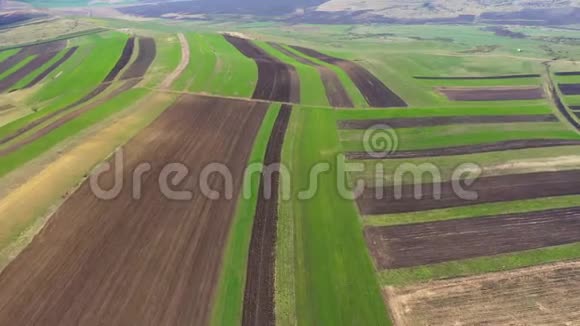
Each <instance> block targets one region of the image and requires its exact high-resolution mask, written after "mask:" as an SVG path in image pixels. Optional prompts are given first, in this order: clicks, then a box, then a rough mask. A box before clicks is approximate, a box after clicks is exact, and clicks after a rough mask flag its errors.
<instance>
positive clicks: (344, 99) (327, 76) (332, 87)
mask: <svg viewBox="0 0 580 326" xmlns="http://www.w3.org/2000/svg"><path fill="white" fill-rule="evenodd" d="M269 44H270V45H271V46H272V47H273V48H275V49H277V50H278V51H280V52H282V53H284V54H285V55H287V56H289V57H291V58H294V59H296V60H297V61H298V62H300V63H302V64H305V65H308V66H312V67H314V68H316V70H317V71H318V74H319V75H320V79H321V80H322V83H323V85H324V89H325V91H326V98H327V99H328V102H329V103H330V105H331V106H333V107H338V108H353V107H354V104H353V103H352V100H351V99H350V97H349V95H348V93H347V91H346V89H345V88H344V86H343V85H342V83H341V81H340V79H339V78H338V75H337V74H336V73H335V72H334V71H332V69H330V68H328V67H325V66H323V65H320V64H317V63H316V62H314V61H312V60H310V59H307V58H305V57H302V56H300V55H297V54H296V53H294V52H292V51H290V50H288V49H286V48H285V47H284V46H283V45H281V44H279V43H274V42H269Z"/></svg>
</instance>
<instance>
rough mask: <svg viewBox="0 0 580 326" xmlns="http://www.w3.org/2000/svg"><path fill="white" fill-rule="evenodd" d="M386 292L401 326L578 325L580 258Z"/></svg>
mask: <svg viewBox="0 0 580 326" xmlns="http://www.w3.org/2000/svg"><path fill="white" fill-rule="evenodd" d="M385 297H386V301H387V304H388V305H389V307H390V312H391V316H392V318H393V320H394V321H395V324H396V325H398V326H411V325H578V323H579V322H580V310H578V306H580V262H569V263H558V264H554V265H546V266H540V267H533V268H526V269H521V270H517V271H512V272H504V273H493V274H486V275H482V276H476V277H469V278H461V279H454V280H450V281H437V282H432V283H429V284H421V285H416V286H410V287H407V288H402V289H396V288H386V289H385Z"/></svg>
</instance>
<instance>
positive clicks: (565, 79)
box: [554, 68, 580, 84]
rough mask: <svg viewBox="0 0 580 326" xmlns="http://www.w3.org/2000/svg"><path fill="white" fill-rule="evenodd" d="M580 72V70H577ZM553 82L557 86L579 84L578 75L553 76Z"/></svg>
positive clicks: (579, 77) (579, 78) (579, 76)
mask: <svg viewBox="0 0 580 326" xmlns="http://www.w3.org/2000/svg"><path fill="white" fill-rule="evenodd" d="M578 70H579V71H580V68H578ZM554 80H555V81H556V83H557V84H580V75H578V76H556V75H554Z"/></svg>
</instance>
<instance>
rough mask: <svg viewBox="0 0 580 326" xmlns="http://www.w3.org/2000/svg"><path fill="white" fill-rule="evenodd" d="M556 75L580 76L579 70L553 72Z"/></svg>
mask: <svg viewBox="0 0 580 326" xmlns="http://www.w3.org/2000/svg"><path fill="white" fill-rule="evenodd" d="M554 75H556V76H580V71H564V72H556V73H554Z"/></svg>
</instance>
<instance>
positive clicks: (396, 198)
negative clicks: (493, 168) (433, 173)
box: [357, 170, 580, 215]
mask: <svg viewBox="0 0 580 326" xmlns="http://www.w3.org/2000/svg"><path fill="white" fill-rule="evenodd" d="M436 185H438V186H440V188H441V189H436V187H434V185H433V184H431V183H425V184H422V185H413V184H406V185H403V186H401V187H400V188H399V187H398V186H392V185H391V186H385V187H383V188H382V189H379V190H377V189H375V188H366V189H365V190H364V191H363V194H362V196H361V197H360V198H358V199H357V204H358V207H359V210H360V212H361V213H362V214H363V215H383V214H391V213H404V212H419V211H427V210H432V209H439V208H451V207H462V206H471V205H479V204H484V203H498V202H506V201H513V200H524V199H534V198H544V197H555V196H567V195H576V194H580V170H570V171H559V172H538V173H528V174H512V175H503V176H492V177H483V178H479V179H475V181H473V183H472V184H470V185H469V186H468V185H466V184H465V182H464V181H462V182H461V186H462V188H463V189H462V190H463V191H455V189H454V188H457V186H458V185H457V184H454V183H453V182H442V183H440V184H436ZM419 187H420V188H419ZM415 191H419V192H420V194H421V195H422V196H421V197H419V198H417V197H416V196H415ZM467 191H469V192H471V194H472V195H475V197H474V198H472V199H475V200H468V199H464V198H467V197H466V196H464V195H466V194H467ZM397 192H398V194H397ZM437 193H439V198H437V196H435V194H437ZM377 194H383V196H382V198H381V197H379V199H377ZM462 196H463V197H462Z"/></svg>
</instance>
